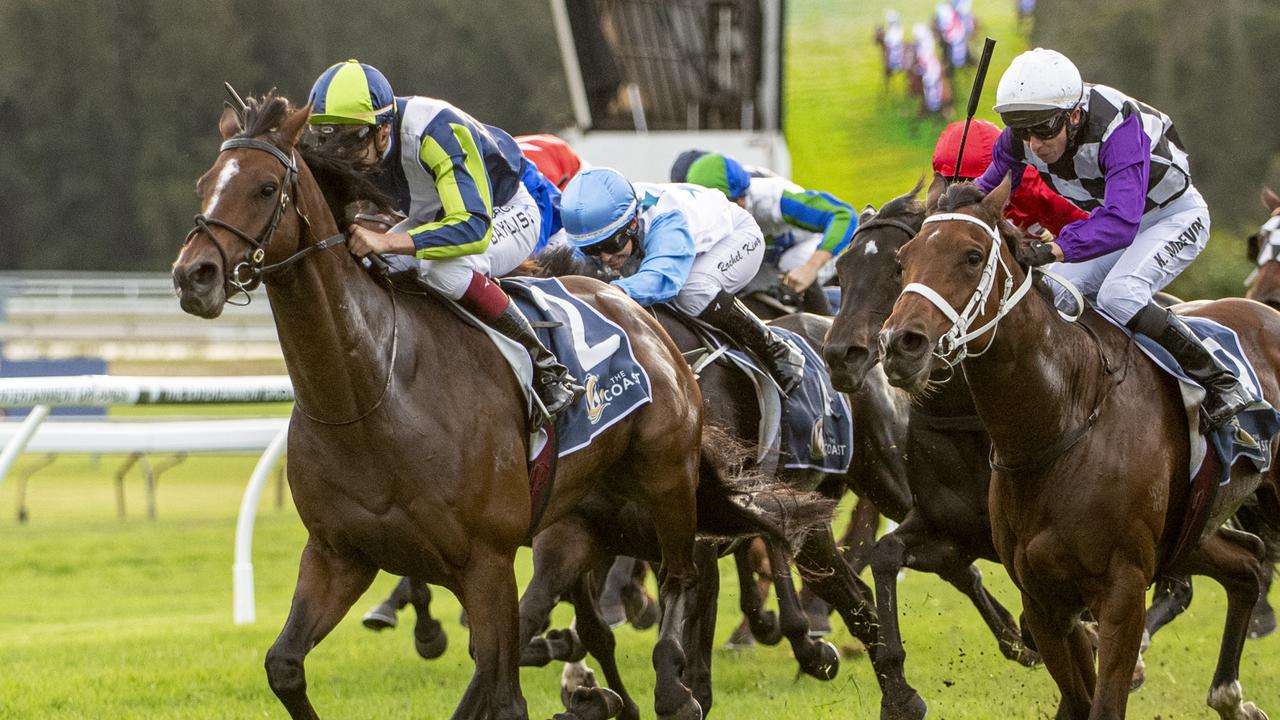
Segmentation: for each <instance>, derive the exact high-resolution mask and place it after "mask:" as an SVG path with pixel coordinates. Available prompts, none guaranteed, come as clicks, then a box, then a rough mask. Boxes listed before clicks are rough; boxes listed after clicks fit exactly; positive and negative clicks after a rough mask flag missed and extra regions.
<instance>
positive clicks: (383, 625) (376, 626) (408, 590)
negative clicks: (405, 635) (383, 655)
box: [360, 577, 414, 630]
mask: <svg viewBox="0 0 1280 720" xmlns="http://www.w3.org/2000/svg"><path fill="white" fill-rule="evenodd" d="M413 582H414V581H413V580H410V579H409V578H407V577H402V578H400V582H398V583H396V586H395V588H394V589H392V591H391V594H390V595H388V596H387V599H386V600H383V601H382V602H380V603H378V604H377V605H375V606H374V607H373V609H371V610H369V612H367V613H365V614H364V617H363V618H361V620H360V621H361V622H362V623H364V626H365V627H367V628H369V629H370V630H389V629H393V628H395V626H396V614H397V613H399V612H400V611H401V610H402V609H404V606H405V605H406V604H408V603H409V599H410V595H412V593H413Z"/></svg>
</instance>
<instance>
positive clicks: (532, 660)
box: [520, 637, 551, 667]
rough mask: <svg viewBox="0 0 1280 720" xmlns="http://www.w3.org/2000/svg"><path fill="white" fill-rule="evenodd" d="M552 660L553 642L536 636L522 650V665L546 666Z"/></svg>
mask: <svg viewBox="0 0 1280 720" xmlns="http://www.w3.org/2000/svg"><path fill="white" fill-rule="evenodd" d="M550 662H551V644H550V643H548V642H547V639H546V638H541V637H536V638H533V639H532V640H530V641H529V644H528V645H525V646H524V649H523V650H521V651H520V667H546V666H547V663H550Z"/></svg>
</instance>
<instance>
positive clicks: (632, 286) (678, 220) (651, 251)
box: [613, 210, 694, 306]
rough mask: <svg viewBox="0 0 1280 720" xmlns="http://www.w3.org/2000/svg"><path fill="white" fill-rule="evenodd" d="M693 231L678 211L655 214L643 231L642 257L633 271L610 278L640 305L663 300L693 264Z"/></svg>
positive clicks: (681, 283) (675, 292) (672, 293)
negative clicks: (616, 277)
mask: <svg viewBox="0 0 1280 720" xmlns="http://www.w3.org/2000/svg"><path fill="white" fill-rule="evenodd" d="M693 258H694V244H693V235H692V233H690V232H689V223H688V222H687V221H686V220H685V217H684V215H682V214H680V213H679V212H678V211H674V210H673V211H671V212H666V213H663V214H661V215H659V216H657V217H655V218H654V219H653V220H652V221H651V222H650V223H649V227H648V229H647V230H646V231H645V237H644V259H643V260H641V261H640V267H639V268H638V269H637V270H636V271H635V273H634V274H632V275H630V276H628V277H625V278H621V279H619V280H614V281H613V284H614V285H617V286H618V287H619V288H622V290H623V291H624V292H626V293H627V295H630V296H631V299H632V300H635V301H636V302H638V303H640V304H641V305H645V306H648V305H653V304H654V303H661V302H667V301H669V300H672V299H674V298H675V296H676V295H678V294H679V293H680V288H682V287H684V283H685V280H688V279H689V271H690V270H691V269H692V268H693Z"/></svg>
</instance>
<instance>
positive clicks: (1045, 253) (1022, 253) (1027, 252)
mask: <svg viewBox="0 0 1280 720" xmlns="http://www.w3.org/2000/svg"><path fill="white" fill-rule="evenodd" d="M1057 261H1058V258H1057V257H1055V256H1054V254H1053V248H1052V247H1050V245H1049V243H1046V242H1041V241H1039V240H1032V241H1031V242H1029V243H1027V244H1026V245H1021V246H1019V247H1018V263H1019V264H1020V265H1026V266H1027V267H1040V266H1041V265H1048V264H1049V263H1052V262H1057Z"/></svg>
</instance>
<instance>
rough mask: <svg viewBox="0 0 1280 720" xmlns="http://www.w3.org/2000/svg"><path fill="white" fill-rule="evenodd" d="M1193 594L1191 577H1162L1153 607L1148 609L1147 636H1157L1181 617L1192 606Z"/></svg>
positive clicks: (1152, 602) (1154, 596) (1153, 599)
mask: <svg viewBox="0 0 1280 720" xmlns="http://www.w3.org/2000/svg"><path fill="white" fill-rule="evenodd" d="M1192 594H1193V588H1192V587H1191V578H1190V577H1188V576H1185V575H1177V576H1174V575H1165V576H1164V577H1161V578H1160V580H1159V582H1157V583H1156V589H1155V593H1154V594H1153V595H1152V597H1151V607H1150V608H1148V609H1147V622H1146V628H1147V634H1148V635H1155V634H1156V631H1158V630H1159V629H1160V628H1162V627H1164V626H1165V625H1168V624H1169V623H1170V622H1171V621H1172V620H1173V619H1174V618H1176V617H1178V616H1179V615H1181V614H1182V613H1183V611H1185V610H1186V609H1187V607H1189V606H1190V605H1191V597H1192Z"/></svg>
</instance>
